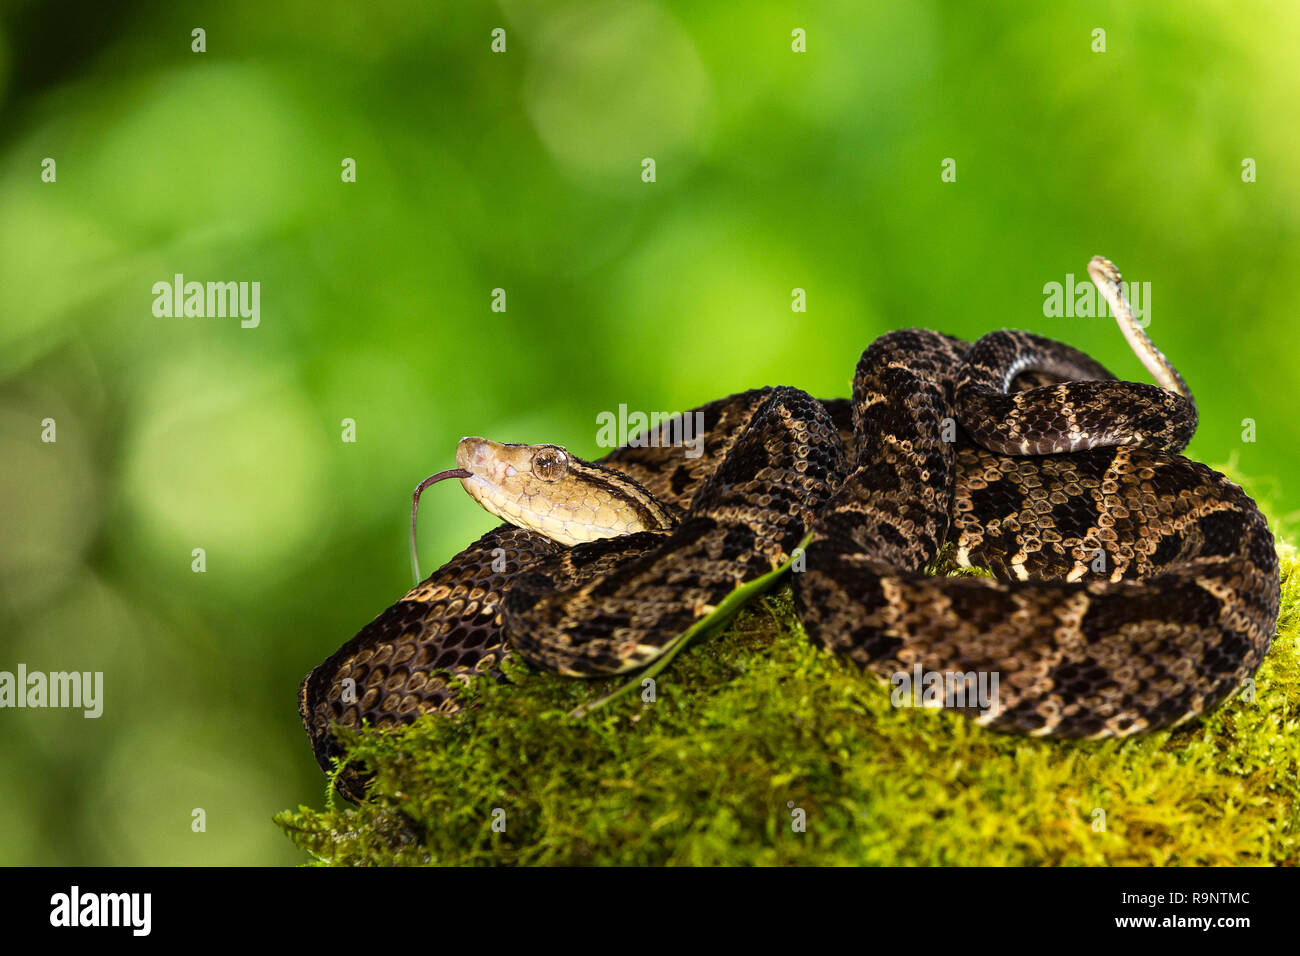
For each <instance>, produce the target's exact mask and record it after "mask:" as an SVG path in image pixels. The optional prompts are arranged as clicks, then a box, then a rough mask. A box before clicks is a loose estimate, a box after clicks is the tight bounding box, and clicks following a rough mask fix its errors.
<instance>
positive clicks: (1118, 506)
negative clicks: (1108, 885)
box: [300, 259, 1279, 797]
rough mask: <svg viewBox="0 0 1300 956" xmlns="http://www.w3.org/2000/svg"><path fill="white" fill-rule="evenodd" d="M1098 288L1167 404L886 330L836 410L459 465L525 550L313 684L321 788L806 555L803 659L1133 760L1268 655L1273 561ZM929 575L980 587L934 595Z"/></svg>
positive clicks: (925, 336) (474, 457) (1020, 356)
mask: <svg viewBox="0 0 1300 956" xmlns="http://www.w3.org/2000/svg"><path fill="white" fill-rule="evenodd" d="M1090 271H1091V272H1092V274H1093V278H1094V280H1095V281H1096V282H1097V284H1098V286H1099V287H1100V288H1101V289H1102V291H1103V293H1104V294H1106V295H1107V298H1108V300H1109V301H1110V302H1111V304H1112V307H1113V308H1114V309H1115V314H1116V317H1117V319H1118V320H1119V322H1120V325H1121V328H1123V329H1124V331H1125V334H1126V336H1127V337H1128V338H1129V342H1130V344H1131V345H1133V347H1134V350H1135V351H1136V352H1137V353H1138V354H1139V356H1140V357H1141V358H1142V359H1143V361H1144V362H1146V364H1147V365H1148V368H1150V369H1151V371H1152V372H1153V374H1154V375H1155V377H1156V379H1157V381H1159V382H1160V383H1161V384H1160V385H1159V386H1152V385H1141V384H1138V383H1130V382H1118V381H1116V380H1115V379H1114V377H1113V376H1112V375H1110V373H1109V372H1107V371H1106V370H1105V369H1104V368H1102V367H1101V366H1100V365H1098V364H1097V363H1096V362H1094V361H1093V360H1092V359H1090V358H1088V357H1087V356H1086V355H1084V354H1083V353H1081V352H1078V351H1077V350H1075V349H1072V348H1070V347H1068V346H1065V345H1063V344H1061V343H1058V342H1054V341H1052V340H1050V339H1045V338H1041V337H1039V336H1034V335H1030V334H1028V333H1023V332H995V333H991V334H990V335H987V336H985V337H984V338H982V339H980V340H979V341H978V342H977V343H975V344H974V345H973V346H972V345H969V344H967V343H965V342H962V341H960V340H958V339H954V338H951V337H949V336H945V335H941V334H939V333H935V332H929V331H924V330H905V331H900V332H893V333H889V334H887V335H884V336H882V337H880V338H879V339H877V340H876V341H875V342H873V343H872V344H871V346H870V347H869V348H868V349H867V350H866V352H864V353H863V355H862V357H861V359H860V361H859V363H858V367H857V372H856V374H855V377H854V385H853V398H852V400H851V401H848V400H844V399H834V400H829V401H818V400H816V399H814V398H812V397H811V396H809V395H807V394H805V393H804V392H801V391H799V390H798V389H794V388H787V387H779V388H764V389H756V390H752V391H748V392H743V393H740V394H737V395H733V396H730V397H728V398H724V399H720V400H718V401H714V402H710V403H709V404H707V405H704V406H702V407H701V408H700V409H698V410H696V411H698V412H699V413H701V414H702V416H703V422H704V434H703V436H702V437H703V453H702V454H700V455H699V456H698V457H694V458H692V457H688V456H686V455H685V454H683V449H682V448H681V447H671V446H668V447H665V446H659V445H652V444H646V445H644V446H637V445H636V443H635V442H633V443H629V445H628V446H624V447H622V448H619V449H616V450H615V451H613V452H612V453H611V454H609V455H607V456H606V457H605V458H603V459H602V460H601V461H600V462H598V463H595V464H592V463H587V462H581V461H580V460H578V459H576V458H572V457H571V456H568V455H567V453H566V452H564V450H563V449H558V448H557V447H556V446H550V445H547V446H495V448H491V447H487V446H484V445H470V446H466V444H465V443H462V450H461V452H460V453H459V454H458V457H459V461H458V464H459V465H460V466H461V468H462V469H466V470H467V471H468V472H470V473H471V474H473V475H477V474H479V473H483V474H488V473H489V472H490V471H491V470H492V469H497V471H496V473H497V474H498V475H508V476H509V478H510V480H511V481H515V480H516V479H520V478H521V477H522V479H523V480H524V481H525V487H524V490H523V491H519V490H510V491H508V492H507V491H503V490H502V489H501V488H500V487H497V486H496V485H494V484H492V482H487V483H486V484H485V483H483V482H479V483H478V484H477V485H476V486H475V487H474V488H471V487H470V486H471V485H472V484H474V483H475V482H476V481H478V479H477V478H474V477H468V478H462V482H463V483H465V484H466V487H467V488H468V489H470V490H471V493H472V494H474V496H475V497H476V498H477V499H478V500H479V501H480V503H482V504H484V505H485V507H488V508H489V509H490V510H494V511H497V512H498V513H500V514H503V515H505V516H507V517H509V518H511V519H512V520H514V521H517V522H519V523H523V524H526V525H528V527H530V528H535V529H537V530H528V528H525V527H515V526H513V525H511V524H506V525H502V526H501V527H499V528H497V529H495V530H494V531H491V532H489V533H488V534H487V535H485V536H484V537H482V538H481V539H479V540H478V541H477V542H475V543H474V544H472V545H470V546H469V547H468V548H466V549H465V550H464V551H462V552H461V553H460V554H458V555H456V556H455V557H454V558H452V559H451V561H449V562H448V563H447V564H445V565H444V566H443V567H441V568H439V569H438V570H437V571H435V572H434V573H433V574H432V575H430V576H429V577H428V578H427V579H426V580H424V581H423V582H422V583H421V584H419V585H418V586H417V587H415V588H414V589H413V590H412V591H410V593H408V594H407V595H406V596H405V597H404V598H403V599H402V600H401V601H399V602H398V603H397V604H395V605H393V606H392V607H390V608H388V609H387V610H386V611H384V612H383V613H382V614H380V615H379V616H378V617H377V618H375V620H374V621H372V622H371V623H370V624H368V625H367V626H366V627H365V628H363V629H362V630H361V632H360V633H358V634H357V635H356V636H355V637H354V638H352V640H350V641H348V642H347V643H346V644H344V645H343V647H341V648H340V649H339V650H338V652H336V653H335V654H334V655H333V656H332V657H330V658H329V659H328V660H326V661H325V662H324V663H323V664H321V665H320V666H319V667H317V668H316V669H315V670H314V671H312V672H311V674H309V675H308V676H307V678H306V679H304V681H303V683H302V687H301V689H300V710H301V713H302V718H303V722H304V725H305V726H306V728H307V732H308V735H309V736H310V737H311V740H312V744H313V748H314V749H315V752H316V756H317V759H318V760H319V762H320V763H321V766H322V767H324V768H326V769H328V768H329V765H330V761H331V758H332V757H335V756H338V755H339V753H340V750H339V747H338V745H337V743H336V741H335V739H334V737H333V734H332V726H333V725H334V724H336V723H338V724H344V725H347V726H353V727H356V726H360V725H361V724H362V722H363V721H368V722H369V724H370V726H373V727H387V726H397V725H400V724H404V723H408V722H410V721H411V720H413V719H414V718H415V717H417V716H419V715H420V714H421V713H424V712H428V711H434V710H441V711H444V712H447V711H451V710H454V709H455V706H456V704H455V695H454V693H453V691H452V689H451V687H450V686H449V684H448V681H449V680H454V678H455V677H456V675H457V674H464V673H467V672H480V673H482V672H487V673H494V672H495V670H496V664H497V662H498V661H499V660H500V659H501V657H502V656H503V655H504V654H506V653H508V652H509V651H514V652H517V653H519V654H520V655H522V656H523V657H524V658H525V659H526V660H528V661H529V662H530V663H532V664H534V665H536V666H539V667H541V668H543V669H546V670H550V671H555V672H558V673H562V674H570V675H601V674H612V673H618V672H621V671H626V670H630V669H634V668H637V667H641V666H643V665H645V664H647V663H649V662H651V661H652V660H654V659H655V658H656V657H657V656H658V655H659V654H661V653H662V652H663V650H664V649H665V647H666V646H667V645H668V643H669V642H670V641H671V640H672V639H673V638H674V637H675V636H677V635H678V634H680V633H682V632H683V631H685V630H687V629H688V628H689V627H690V626H691V625H692V624H694V623H695V622H697V621H698V620H699V619H700V618H701V617H702V616H704V615H706V614H708V613H709V612H710V611H711V610H712V609H713V608H715V607H716V606H717V605H718V604H719V603H721V602H722V600H723V599H724V598H726V597H727V595H728V594H730V593H731V592H732V591H734V590H735V589H736V588H737V587H738V586H740V585H741V584H743V583H745V582H747V581H751V580H753V579H754V578H756V577H758V576H760V575H762V574H764V573H766V572H769V571H771V570H772V569H773V568H775V567H777V566H778V565H779V564H780V563H781V562H783V561H784V560H786V559H787V558H788V557H789V556H790V555H791V554H792V552H793V551H794V550H795V548H796V547H797V546H798V544H799V542H800V541H801V540H802V539H803V538H804V537H805V536H806V535H807V534H808V533H809V532H812V534H813V540H812V543H811V544H810V545H809V547H808V549H807V554H806V569H804V570H802V571H800V572H799V573H795V574H792V575H790V581H791V585H792V587H793V590H794V596H795V603H796V607H797V608H798V610H799V613H800V616H801V618H802V620H803V622H804V624H805V626H806V628H807V631H808V633H809V634H810V635H811V636H812V637H813V638H814V639H815V640H817V641H818V642H819V643H821V644H822V645H824V646H826V647H827V648H829V649H831V650H833V651H835V652H837V653H840V654H843V655H845V656H847V657H849V658H851V659H853V660H854V661H857V662H858V663H859V664H861V665H862V666H863V667H865V668H867V669H869V670H871V671H872V672H874V673H876V674H877V675H879V676H881V677H884V678H886V679H888V678H889V677H890V676H891V675H894V674H897V673H899V672H910V671H912V670H913V668H914V667H917V666H919V667H921V668H922V669H923V670H925V671H927V672H935V673H949V674H958V675H973V674H981V673H986V674H987V673H992V674H996V675H998V677H999V682H998V693H997V696H996V700H995V701H994V703H993V705H992V706H991V707H987V708H984V709H983V710H982V711H981V712H980V713H978V714H977V715H976V719H978V720H979V721H980V722H981V723H984V724H987V725H991V726H994V727H999V728H1003V729H1008V730H1015V731H1020V732H1025V733H1031V734H1040V735H1048V734H1051V735H1059V736H1068V737H1106V736H1125V735H1128V734H1132V733H1136V732H1141V731H1146V730H1153V729H1156V728H1160V727H1167V726H1171V725H1174V724H1176V723H1179V722H1182V721H1184V720H1187V719H1190V718H1192V717H1194V716H1196V715H1198V714H1201V713H1203V712H1204V711H1206V710H1208V709H1209V708H1211V707H1213V706H1214V705H1215V704H1217V703H1218V702H1219V701H1221V700H1222V699H1224V698H1225V697H1226V696H1228V695H1229V694H1230V693H1232V692H1233V691H1234V690H1235V689H1236V688H1237V687H1238V686H1239V685H1240V684H1241V682H1242V681H1243V680H1244V679H1245V678H1246V677H1247V676H1249V675H1250V674H1251V673H1253V672H1254V670H1255V669H1256V668H1257V667H1258V666H1259V664H1260V662H1261V660H1262V659H1263V657H1264V654H1265V653H1266V652H1267V650H1268V647H1269V644H1270V641H1271V639H1272V636H1273V634H1274V631H1275V628H1276V621H1277V615H1278V602H1279V579H1278V564H1277V555H1276V551H1275V547H1274V543H1273V538H1272V535H1271V534H1270V532H1269V529H1268V526H1267V523H1266V522H1265V520H1264V518H1263V516H1262V515H1261V514H1260V512H1259V510H1258V509H1257V508H1256V506H1255V504H1254V502H1253V501H1251V499H1250V498H1249V497H1247V496H1246V495H1245V494H1244V493H1243V492H1242V491H1241V489H1240V488H1239V487H1237V486H1236V485H1235V484H1233V483H1232V482H1230V481H1229V480H1228V479H1226V478H1225V477H1224V476H1223V475H1220V474H1219V473H1217V472H1214V471H1212V470H1211V469H1209V468H1207V467H1205V466H1204V465H1201V464H1198V463H1196V462H1192V461H1189V460H1188V459H1186V458H1184V457H1182V456H1181V455H1179V454H1178V452H1179V451H1180V450H1181V449H1182V448H1183V447H1184V446H1185V445H1186V443H1187V442H1188V441H1189V440H1190V438H1191V435H1192V432H1193V430H1194V429H1195V425H1196V406H1195V404H1194V402H1193V401H1192V398H1191V393H1190V392H1189V391H1188V390H1187V387H1186V385H1185V384H1184V383H1183V381H1182V379H1181V377H1179V376H1178V373H1177V372H1176V371H1175V370H1174V369H1173V367H1172V366H1170V365H1169V363H1168V362H1167V361H1166V360H1165V358H1164V356H1163V355H1161V354H1160V352H1159V351H1158V350H1157V349H1155V347H1154V346H1153V345H1151V343H1150V340H1149V339H1147V338H1146V335H1145V333H1143V332H1142V331H1141V329H1140V328H1138V327H1137V325H1136V323H1135V321H1134V320H1133V317H1132V314H1131V313H1130V312H1128V309H1127V303H1125V302H1124V300H1123V296H1122V294H1121V293H1120V291H1119V290H1120V286H1119V274H1118V272H1117V271H1115V269H1114V266H1113V265H1111V264H1110V263H1109V262H1107V261H1106V260H1103V259H1095V260H1093V263H1092V264H1091V265H1090ZM688 414H693V413H688ZM466 441H467V442H471V441H481V440H468V439H467V440H466ZM488 444H489V445H490V443H488ZM485 447H487V450H486V451H484V448H485ZM507 450H509V451H507ZM541 450H546V451H545V453H544V454H543V452H542V451H541ZM506 456H509V467H503V466H502V464H501V463H502V462H503V461H505V460H506ZM534 457H537V461H538V464H537V466H536V467H535V468H533V469H532V473H531V474H530V473H529V472H528V471H527V469H529V467H530V464H529V463H530V462H531V461H532V460H533V458H534ZM476 469H477V470H476ZM530 479H536V480H533V481H531V484H530V483H529V481H530ZM571 481H576V482H578V489H579V490H577V491H576V492H575V491H573V490H571V489H569V488H568V486H567V485H564V484H563V482H571ZM548 488H549V489H550V491H548ZM561 489H563V491H562V490H561ZM521 495H522V496H523V499H521ZM524 499H526V501H525V504H524V505H522V506H521V505H520V501H521V500H524ZM521 515H522V517H521ZM574 515H579V516H583V517H581V520H578V519H577V518H574ZM572 521H577V522H578V527H577V530H576V531H575V530H574V529H573V528H574V526H573V525H572V524H571V522H572ZM593 527H594V528H596V529H597V530H595V531H592V530H590V529H591V528H593ZM556 529H560V530H558V531H557V530H556ZM565 529H568V530H565ZM548 534H550V535H551V536H550V537H548V536H547V535H548ZM553 538H554V539H556V540H552V539H553ZM944 553H951V554H952V555H953V556H954V557H955V561H956V563H957V564H959V565H961V566H968V567H982V568H987V569H989V570H990V571H992V572H993V574H994V577H993V578H983V577H966V576H962V577H942V576H934V575H931V574H927V573H926V571H927V568H929V567H930V566H931V565H932V564H933V563H934V562H935V560H936V558H938V557H939V556H940V555H941V554H944ZM349 681H351V682H352V683H349ZM350 689H351V690H352V691H353V693H352V694H351V695H349V693H348V691H349V690H350ZM966 709H970V708H966ZM339 783H340V785H341V786H342V787H343V788H344V790H345V792H347V793H348V794H349V795H351V796H354V797H356V796H359V795H360V794H361V792H362V781H361V778H360V777H358V776H357V775H355V774H352V773H345V774H343V775H341V776H340V778H339Z"/></svg>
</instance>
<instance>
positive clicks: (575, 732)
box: [276, 547, 1300, 866]
mask: <svg viewBox="0 0 1300 956" xmlns="http://www.w3.org/2000/svg"><path fill="white" fill-rule="evenodd" d="M1282 553H1283V576H1284V577H1283V613H1282V619H1281V621H1280V624H1279V636H1278V638H1277V640H1276V641H1275V643H1274V646H1273V649H1272V651H1271V652H1270V653H1269V656H1268V659H1267V660H1266V661H1265V663H1264V665H1263V667H1262V668H1261V669H1260V671H1259V673H1258V674H1257V675H1256V690H1255V700H1254V701H1253V702H1247V701H1245V700H1243V699H1241V698H1237V699H1234V700H1232V701H1230V702H1228V703H1226V704H1225V705H1223V706H1221V707H1220V708H1218V709H1217V710H1216V711H1215V712H1214V713H1213V714H1211V715H1210V716H1209V717H1207V718H1205V719H1204V720H1200V721H1196V722H1194V723H1192V724H1191V725H1190V726H1186V727H1183V728H1179V729H1178V730H1175V731H1172V732H1161V733H1156V734H1151V735H1147V736H1144V737H1138V738H1134V739H1131V740H1127V741H1102V742H1068V741H1059V740H1036V739H1027V738H1024V737H1018V736H1011V735H1006V734H998V733H993V732H989V731H986V730H983V729H981V728H980V727H978V726H976V725H975V724H974V723H973V722H972V721H970V720H968V719H966V718H964V717H961V716H959V715H955V714H948V713H943V712H939V711H934V710H919V709H897V708H894V707H892V706H891V705H890V702H889V693H888V688H886V687H885V686H884V685H882V684H880V683H879V682H877V681H875V680H873V679H871V678H868V677H864V676H863V675H862V674H861V673H860V672H859V671H857V670H856V668H855V667H854V666H853V665H851V664H848V663H846V662H844V661H842V660H840V659H838V658H836V657H834V656H833V655H831V654H829V653H827V652H825V651H822V650H820V649H818V648H816V647H814V646H813V645H812V644H811V643H810V642H809V641H808V639H807V638H806V637H805V636H804V634H803V632H802V628H801V626H800V624H799V622H798V619H797V618H796V616H795V615H794V612H793V609H792V606H791V602H790V598H789V593H788V590H784V589H783V590H780V591H777V592H775V593H774V594H773V595H771V596H769V597H768V598H766V599H763V600H761V601H759V602H758V603H757V604H756V605H755V606H751V607H750V608H748V609H746V610H745V611H744V612H742V613H741V615H740V616H739V617H738V618H737V619H736V621H735V623H734V624H733V626H732V627H731V628H729V629H728V630H727V631H726V632H724V633H722V634H719V635H716V636H714V637H710V638H706V639H705V640H703V641H700V642H699V643H696V644H693V645H692V646H691V647H689V648H688V649H686V650H685V651H683V652H682V653H681V654H680V655H679V656H678V657H677V658H676V660H674V661H673V663H672V665H671V666H670V667H669V668H667V669H666V670H665V671H664V672H663V673H661V674H660V675H659V676H658V678H657V680H658V684H657V699H656V700H655V701H654V702H653V703H645V702H643V701H642V700H641V698H640V696H639V695H636V694H632V695H627V696H625V697H623V698H622V699H620V700H618V701H615V702H613V703H611V704H609V705H608V706H607V707H605V708H602V709H600V710H597V711H595V712H594V713H592V714H589V715H588V716H586V717H583V718H580V719H579V718H573V717H570V716H569V712H570V711H572V710H573V709H574V708H575V707H576V706H577V705H579V704H581V703H584V702H587V701H590V700H593V699H595V698H597V697H599V696H601V695H602V694H606V693H609V692H610V691H611V690H613V689H615V688H617V687H618V686H619V685H620V683H621V682H619V681H602V682H584V681H575V680H571V679H565V678H559V677H554V676H551V675H547V674H541V673H536V672H532V671H530V670H528V669H527V668H525V667H524V666H523V665H522V664H514V665H513V666H512V667H511V668H510V671H511V678H512V680H513V683H512V684H500V685H498V684H494V683H491V682H487V681H483V682H480V683H478V684H476V685H475V686H474V687H472V688H471V689H469V690H468V691H467V694H468V696H469V698H470V700H468V701H467V703H468V704H469V706H467V708H466V710H465V711H464V712H463V713H462V714H461V715H460V716H459V717H457V718H456V719H451V720H449V719H446V718H440V717H426V718H423V719H421V720H420V721H419V722H418V723H416V724H415V725H414V726H412V727H411V728H409V729H407V730H404V731H402V732H400V733H389V734H383V735H369V736H362V735H353V736H352V738H351V743H350V748H349V751H350V753H351V755H352V756H353V757H354V758H356V759H359V760H361V761H364V762H365V763H366V764H368V765H370V766H372V767H374V768H376V770H377V774H376V780H375V783H374V791H373V792H374V799H373V801H372V802H370V803H368V804H367V805H365V806H362V807H359V808H358V807H353V806H351V805H350V804H347V803H346V802H345V801H343V800H341V799H338V798H335V797H333V796H332V795H331V796H329V797H327V803H326V807H325V809H323V810H313V809H310V808H307V807H300V808H299V809H298V810H297V811H285V812H283V813H281V814H279V815H278V816H277V817H276V820H277V822H278V823H279V825H280V826H281V827H282V828H283V829H284V830H285V832H286V833H287V834H288V835H289V836H290V838H291V839H292V840H293V841H294V842H295V843H296V844H297V845H299V846H300V847H302V848H303V849H304V850H306V851H307V852H308V853H309V854H310V855H311V857H312V858H313V859H314V860H316V861H319V862H323V863H334V864H421V863H436V864H477V863H486V864H583V863H593V864H596V863H616V864H664V863H671V864H822V865H828V864H970V865H990V864H1041V863H1048V864H1110V865H1122V864H1135V865H1155V866H1161V865H1169V864H1182V865H1187V864H1195V865H1213V864H1237V865H1241V864H1268V863H1273V864H1292V865H1294V864H1296V863H1300V835H1298V826H1297V824H1298V823H1300V821H1298V820H1297V816H1298V814H1300V803H1298V801H1297V791H1298V790H1300V784H1298V783H1297V761H1298V758H1300V734H1297V729H1298V728H1297V724H1298V723H1300V661H1297V636H1296V632H1297V627H1298V624H1300V609H1298V605H1300V575H1298V574H1297V573H1296V568H1297V559H1296V554H1295V551H1294V549H1293V548H1290V547H1283V548H1282ZM792 808H794V809H792ZM799 809H801V810H803V811H805V813H806V831H805V832H795V831H794V829H793V827H792V820H793V817H794V810H799ZM498 810H499V811H503V813H504V824H505V829H504V832H494V830H493V819H494V811H498ZM1098 810H1100V811H1102V812H1104V829H1096V828H1094V821H1096V822H1101V816H1100V815H1099V814H1097V813H1096V811H1098ZM497 816H498V818H499V817H500V814H499V813H498V814H497Z"/></svg>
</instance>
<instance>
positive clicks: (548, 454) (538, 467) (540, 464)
mask: <svg viewBox="0 0 1300 956" xmlns="http://www.w3.org/2000/svg"><path fill="white" fill-rule="evenodd" d="M568 467H569V456H568V455H567V454H566V453H565V451H564V449H563V448H556V447H555V446H554V445H547V446H546V447H545V448H542V449H541V450H539V451H538V452H537V454H536V455H534V456H533V474H534V475H536V476H537V477H538V478H540V479H541V480H542V481H555V480H557V479H559V478H562V477H563V476H564V473H565V472H566V471H567V470H568Z"/></svg>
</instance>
